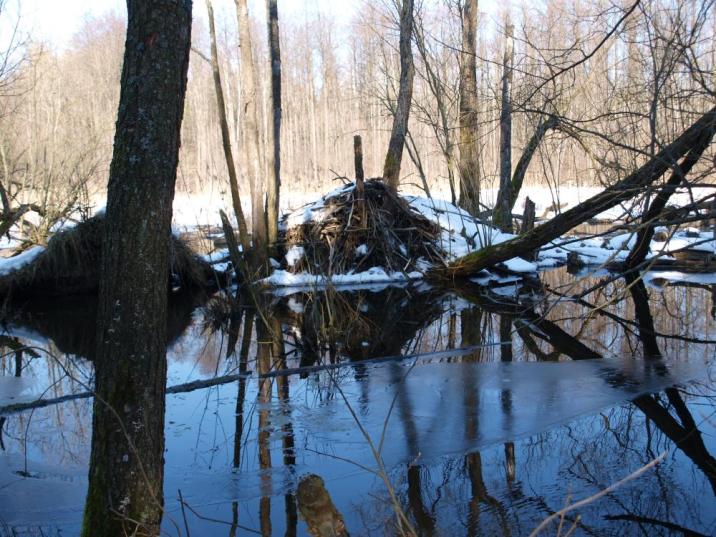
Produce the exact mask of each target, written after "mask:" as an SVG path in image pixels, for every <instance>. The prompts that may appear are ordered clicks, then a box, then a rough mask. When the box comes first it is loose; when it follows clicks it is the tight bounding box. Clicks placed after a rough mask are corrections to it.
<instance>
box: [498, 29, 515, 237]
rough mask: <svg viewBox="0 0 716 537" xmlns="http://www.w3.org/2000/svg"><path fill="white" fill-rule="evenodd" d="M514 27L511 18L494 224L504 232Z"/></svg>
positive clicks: (508, 224)
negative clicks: (498, 187)
mask: <svg viewBox="0 0 716 537" xmlns="http://www.w3.org/2000/svg"><path fill="white" fill-rule="evenodd" d="M513 31H514V29H513V26H512V22H511V21H510V20H509V17H508V18H507V20H506V21H505V49H504V55H503V59H502V109H501V111H500V190H499V194H498V197H497V199H498V201H499V204H496V205H495V209H494V214H493V217H492V220H493V222H494V223H495V225H497V227H499V228H500V229H501V230H502V231H507V232H510V231H512V205H511V203H510V189H511V186H512V185H511V180H510V179H511V177H512V99H511V91H512V62H513V60H514V47H515V43H514V37H513Z"/></svg>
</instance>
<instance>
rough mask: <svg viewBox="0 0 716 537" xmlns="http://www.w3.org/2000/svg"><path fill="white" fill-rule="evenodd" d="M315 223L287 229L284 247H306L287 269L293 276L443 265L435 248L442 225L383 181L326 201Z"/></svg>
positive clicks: (369, 183) (398, 269) (438, 251)
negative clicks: (378, 268)
mask: <svg viewBox="0 0 716 537" xmlns="http://www.w3.org/2000/svg"><path fill="white" fill-rule="evenodd" d="M322 211H323V214H322V215H321V216H322V217H321V218H320V219H316V221H310V222H305V223H302V224H300V225H295V226H292V227H290V228H286V226H285V225H284V226H283V230H282V232H281V233H282V234H283V237H282V239H283V243H284V245H285V247H286V249H287V250H288V249H290V248H292V247H302V248H303V256H302V257H301V258H300V259H299V260H297V261H296V262H295V263H294V264H293V265H291V266H289V267H288V270H290V271H291V272H294V273H298V272H309V273H313V274H323V275H332V274H347V273H350V272H351V271H354V272H360V271H363V270H367V269H369V268H371V267H382V268H383V269H385V270H386V272H410V271H412V270H415V269H418V268H419V266H418V261H421V262H422V263H428V264H431V265H432V264H435V263H442V262H443V259H444V252H442V250H441V248H440V247H439V246H437V245H438V244H439V243H440V241H439V237H440V233H441V230H440V227H439V226H438V225H437V224H435V223H434V222H431V221H430V220H428V219H427V218H425V217H424V216H423V215H422V214H420V213H419V212H417V211H416V210H415V209H413V208H412V207H411V206H410V204H409V203H408V202H407V201H406V200H405V199H403V198H402V197H400V196H399V195H398V194H397V193H396V192H394V191H393V190H391V189H390V188H389V187H387V186H386V185H385V183H384V182H383V181H382V180H380V179H370V180H368V181H366V182H365V183H364V184H363V189H362V192H361V191H359V189H357V188H355V187H353V188H351V187H348V188H344V189H343V190H342V191H340V192H339V193H338V194H335V195H332V196H330V197H328V198H326V199H325V200H324V206H323V209H322Z"/></svg>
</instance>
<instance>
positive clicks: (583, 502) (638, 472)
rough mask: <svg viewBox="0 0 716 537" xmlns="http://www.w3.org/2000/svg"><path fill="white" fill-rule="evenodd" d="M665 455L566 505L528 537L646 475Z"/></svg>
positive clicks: (664, 453)
mask: <svg viewBox="0 0 716 537" xmlns="http://www.w3.org/2000/svg"><path fill="white" fill-rule="evenodd" d="M667 453H668V452H667V451H664V452H663V453H661V455H659V456H658V457H656V458H655V459H654V460H652V461H651V462H649V463H648V464H646V465H644V466H642V467H641V468H639V469H638V470H636V471H635V472H632V473H631V474H629V475H628V476H626V477H625V478H624V479H621V480H620V481H617V482H616V483H613V484H612V485H609V486H608V487H607V488H605V489H604V490H600V491H599V492H597V493H596V494H593V495H592V496H589V497H588V498H584V499H583V500H580V501H578V502H576V503H573V504H572V505H568V506H567V507H565V508H563V509H560V510H559V511H557V512H556V513H553V514H552V515H550V516H548V517H547V518H545V519H544V520H543V521H542V523H541V524H540V525H539V526H537V527H536V528H535V529H534V530H533V531H532V533H530V535H529V537H536V536H537V535H539V533H540V532H541V531H542V530H543V529H545V528H546V527H547V526H548V525H549V524H550V522H552V521H553V520H554V519H555V518H558V517H563V516H564V515H566V514H567V513H569V512H570V511H574V510H575V509H579V508H580V507H584V506H585V505H588V504H590V503H592V502H594V501H596V500H598V499H599V498H601V497H602V496H606V495H607V494H609V493H611V492H613V491H614V490H616V489H618V488H619V487H621V486H622V485H624V484H625V483H627V482H629V481H632V480H633V479H636V478H637V477H639V476H641V475H642V474H644V473H646V472H647V471H649V470H651V469H652V468H653V467H654V466H656V465H657V464H659V463H660V462H661V461H663V460H664V459H665V458H666V455H667Z"/></svg>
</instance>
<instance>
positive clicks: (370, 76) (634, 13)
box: [0, 0, 716, 239]
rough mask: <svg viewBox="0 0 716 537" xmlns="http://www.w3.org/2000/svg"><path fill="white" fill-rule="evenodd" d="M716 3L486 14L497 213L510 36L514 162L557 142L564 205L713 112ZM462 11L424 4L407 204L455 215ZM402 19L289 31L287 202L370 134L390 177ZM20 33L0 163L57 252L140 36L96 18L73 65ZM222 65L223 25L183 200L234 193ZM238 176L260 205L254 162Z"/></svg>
mask: <svg viewBox="0 0 716 537" xmlns="http://www.w3.org/2000/svg"><path fill="white" fill-rule="evenodd" d="M216 4H217V17H216V18H217V45H218V58H219V62H220V67H221V70H222V74H223V76H222V82H223V85H224V95H225V100H226V110H227V117H228V120H229V128H230V133H231V137H232V142H233V144H234V146H235V147H239V143H240V141H241V140H242V139H243V133H242V129H243V128H244V127H243V126H242V124H241V121H240V120H239V106H240V98H239V94H240V89H241V88H240V83H241V81H240V78H239V75H238V72H239V64H240V49H239V46H238V38H237V28H236V21H235V20H234V19H233V17H232V11H233V6H232V5H229V4H230V3H229V2H216ZM223 4H227V5H225V6H224V5H223ZM622 4H624V5H622ZM712 4H713V2H711V1H705V2H695V1H691V0H649V1H645V2H637V3H636V4H634V5H632V4H631V3H629V2H626V3H625V2H609V1H600V2H586V1H582V2H566V1H561V0H548V1H546V2H543V3H541V4H540V5H538V6H533V5H531V4H529V3H526V2H525V3H517V2H515V3H514V4H513V6H512V8H511V9H510V10H509V11H508V10H503V11H502V12H501V13H500V14H499V16H491V17H488V16H487V15H485V14H482V13H481V14H479V15H478V17H477V19H478V27H477V32H476V34H477V44H476V51H477V57H476V68H477V95H478V103H477V105H478V106H477V129H476V132H477V136H478V143H477V151H478V162H479V180H480V184H481V189H482V191H483V196H485V197H486V201H487V204H488V205H490V204H491V203H492V202H493V201H494V200H493V199H491V198H490V197H489V196H490V195H491V194H490V193H487V194H484V191H485V190H487V189H490V188H497V187H498V186H499V171H500V128H499V125H500V113H501V80H502V76H503V71H504V64H505V57H506V56H505V54H504V53H505V50H506V43H507V41H508V40H509V35H510V34H513V36H514V37H513V43H514V45H513V46H514V53H513V54H514V55H513V58H512V59H511V61H512V69H511V77H512V80H511V106H512V144H511V145H512V148H513V153H514V157H513V162H516V161H517V160H518V159H519V157H520V154H521V152H522V148H528V147H530V144H531V142H532V139H533V138H534V137H535V133H539V132H540V131H542V132H543V134H544V138H543V139H542V140H541V143H539V145H538V146H537V147H536V152H535V154H534V157H533V158H532V160H531V163H530V165H529V168H528V170H527V173H526V178H525V182H526V183H527V184H531V185H540V186H549V187H550V188H552V189H558V188H560V187H564V186H606V185H609V184H613V183H614V182H615V181H616V180H617V179H618V178H621V177H624V176H625V175H627V174H629V173H630V172H632V171H634V170H635V169H637V168H638V166H639V165H641V164H643V162H644V161H646V160H647V159H648V158H649V157H650V156H653V155H654V154H656V153H657V152H658V151H659V150H660V149H661V148H663V146H664V145H665V144H667V143H668V142H669V141H671V140H672V139H674V138H675V137H676V136H677V135H678V133H680V132H682V131H683V130H684V129H685V128H686V127H687V126H688V125H690V124H691V122H692V121H693V120H694V118H695V117H697V116H698V115H699V114H700V113H702V112H703V111H704V110H706V109H707V108H708V107H709V106H710V105H711V103H712V102H713V96H714V91H715V90H716V71H715V69H714V66H715V65H716V61H715V60H716V41H715V40H716V32H715V30H716V18H715V17H714V14H713V10H712V9H711V7H712ZM461 9H462V3H461V2H460V1H459V0H444V1H440V2H418V3H417V4H416V6H415V16H414V20H415V25H414V32H413V58H414V65H415V78H414V89H413V96H412V105H411V115H410V122H409V131H408V136H407V140H406V154H405V157H404V158H403V167H402V169H401V186H402V188H403V189H406V188H407V189H410V188H411V187H413V186H414V187H416V188H424V186H426V185H427V186H428V187H429V188H430V189H431V190H432V191H433V192H434V193H439V195H440V196H442V197H445V198H447V199H449V198H450V196H451V195H454V196H457V195H459V193H458V191H459V177H458V176H459V173H460V171H459V169H458V168H459V158H460V151H461V143H460V133H459V116H460V102H459V101H460V100H459V84H460V80H461V77H460V67H461V66H460V51H461V50H462V49H461ZM625 13H628V14H629V16H628V17H625ZM398 18H399V13H398V7H397V6H396V5H394V3H393V2H391V1H390V0H366V1H363V2H361V4H360V8H359V9H357V10H356V14H355V16H354V17H353V19H352V20H351V21H350V23H349V24H348V25H347V26H346V25H341V24H338V23H337V21H336V20H335V19H334V18H333V17H332V16H331V15H330V14H327V13H321V12H320V11H315V12H314V13H313V14H309V15H306V18H305V20H303V21H296V20H287V19H283V20H282V21H281V33H280V38H281V51H282V52H281V54H282V72H281V76H282V86H283V99H282V133H281V146H282V149H281V160H282V162H281V167H282V177H283V181H282V182H283V186H282V190H283V191H284V192H286V193H296V192H317V191H323V190H326V189H330V188H331V187H332V186H333V185H334V184H335V183H334V179H335V178H336V177H337V176H349V175H351V172H352V161H353V159H352V138H353V135H354V134H361V135H362V137H363V145H364V166H365V169H366V174H367V176H369V177H370V176H379V175H381V171H382V161H383V159H384V151H385V147H386V146H387V144H388V140H389V138H390V125H391V122H392V112H393V111H394V108H395V99H396V94H397V91H398V88H397V86H398V78H399V72H400V62H399V54H398V34H399V20H398ZM16 22H17V24H18V26H17V34H16V36H15V39H14V40H11V42H10V43H9V45H8V48H7V49H6V50H5V51H4V53H3V59H4V62H3V66H4V68H3V69H2V73H3V75H2V76H3V78H2V80H1V81H0V93H1V94H2V99H0V106H1V107H2V109H1V110H0V133H1V134H0V157H1V159H2V162H1V164H2V173H3V177H4V179H5V181H4V183H5V184H8V185H9V188H8V194H9V196H10V197H11V198H13V199H17V200H18V201H21V202H26V203H27V202H31V203H34V204H37V205H39V208H40V209H41V210H42V214H44V215H45V218H43V219H41V224H40V226H39V227H38V229H37V230H36V233H37V234H38V235H39V237H38V238H39V239H40V238H42V236H43V235H44V234H46V232H47V231H48V230H49V229H50V228H51V227H52V225H53V224H54V223H55V221H56V220H57V218H58V217H59V216H61V215H63V214H65V213H66V212H67V211H69V210H70V208H72V207H75V206H76V205H80V206H82V205H86V204H88V203H89V202H90V200H94V199H95V197H96V196H97V195H98V194H100V193H102V192H103V191H104V188H105V185H106V181H107V175H108V169H109V162H110V159H111V154H112V137H113V133H114V125H115V119H116V110H117V103H118V99H119V75H120V70H121V62H122V54H123V49H124V34H125V21H124V20H123V19H122V17H121V16H120V15H118V14H111V13H108V14H106V15H105V16H102V17H99V18H91V19H87V20H85V21H84V22H83V23H82V25H81V27H80V29H79V30H78V31H77V33H76V35H75V36H74V38H73V39H72V40H71V41H70V43H69V44H68V46H67V47H66V48H65V49H63V50H59V51H58V50H53V49H52V47H51V46H49V45H48V44H43V43H42V42H38V41H35V40H33V38H32V36H31V35H27V34H26V33H25V32H24V30H23V27H22V24H23V20H22V19H21V18H20V19H19V20H18V21H16ZM258 24H259V23H258V22H257V21H256V20H253V25H254V26H255V27H256V26H257V25H258ZM253 34H254V36H256V38H255V39H253V47H254V50H253V55H254V59H255V60H256V66H257V69H258V70H259V76H258V77H257V84H258V87H259V91H260V99H259V107H258V111H259V121H260V122H262V123H263V128H260V129H259V133H260V134H261V140H260V143H261V144H263V147H264V149H266V150H267V149H268V145H267V144H268V142H267V141H266V140H265V139H264V138H265V137H264V136H263V133H265V132H267V129H268V122H269V121H270V120H271V113H270V110H269V104H268V101H269V100H268V94H269V92H270V76H269V73H268V70H269V62H268V60H267V58H268V50H267V48H268V47H267V43H266V40H265V39H262V38H260V36H261V35H263V28H259V27H256V28H254V32H253ZM208 56H209V37H208V29H207V22H206V20H205V19H202V18H197V17H195V19H194V22H193V29H192V53H191V61H190V67H189V75H188V88H187V96H186V104H185V113H184V121H183V125H182V145H181V151H180V160H179V168H178V182H177V189H178V190H179V191H182V192H188V193H201V192H206V191H212V192H216V191H220V192H228V182H227V180H226V165H225V161H224V156H223V153H222V143H221V134H220V133H221V131H220V128H219V119H218V110H217V105H216V99H215V93H214V87H213V84H214V82H213V79H212V70H211V66H210V63H209V61H208ZM709 160H710V159H709ZM237 169H238V174H239V182H240V186H241V188H242V190H244V191H248V185H247V182H248V180H247V178H246V171H247V166H245V165H244V162H242V160H241V159H239V160H238V162H237ZM693 181H694V180H693V178H692V182H693ZM451 185H452V186H451ZM436 195H437V194H436Z"/></svg>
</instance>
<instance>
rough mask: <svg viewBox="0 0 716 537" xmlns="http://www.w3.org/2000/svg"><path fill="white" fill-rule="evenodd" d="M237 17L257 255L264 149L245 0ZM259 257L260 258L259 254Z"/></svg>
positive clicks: (261, 235) (262, 234) (262, 224)
mask: <svg viewBox="0 0 716 537" xmlns="http://www.w3.org/2000/svg"><path fill="white" fill-rule="evenodd" d="M235 4H236V19H237V22H238V27H239V52H240V62H241V63H240V78H241V106H240V108H239V110H240V119H241V123H242V125H243V133H244V136H243V141H244V143H243V147H244V160H245V162H246V167H247V170H248V175H249V185H250V188H251V232H252V235H253V241H254V247H255V249H256V251H257V252H259V253H260V254H261V253H262V250H263V249H264V248H265V247H266V218H265V212H264V192H263V181H262V180H261V179H262V175H263V170H265V169H266V168H265V167H264V166H263V164H262V163H263V152H262V151H261V142H260V137H259V136H260V131H259V125H260V124H261V122H260V121H259V110H260V108H259V106H260V98H261V94H260V92H259V86H258V80H257V78H258V77H257V74H256V63H255V62H254V56H253V51H252V47H253V41H252V39H251V25H250V21H249V9H248V6H247V2H246V0H235ZM259 257H263V256H262V255H259Z"/></svg>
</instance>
